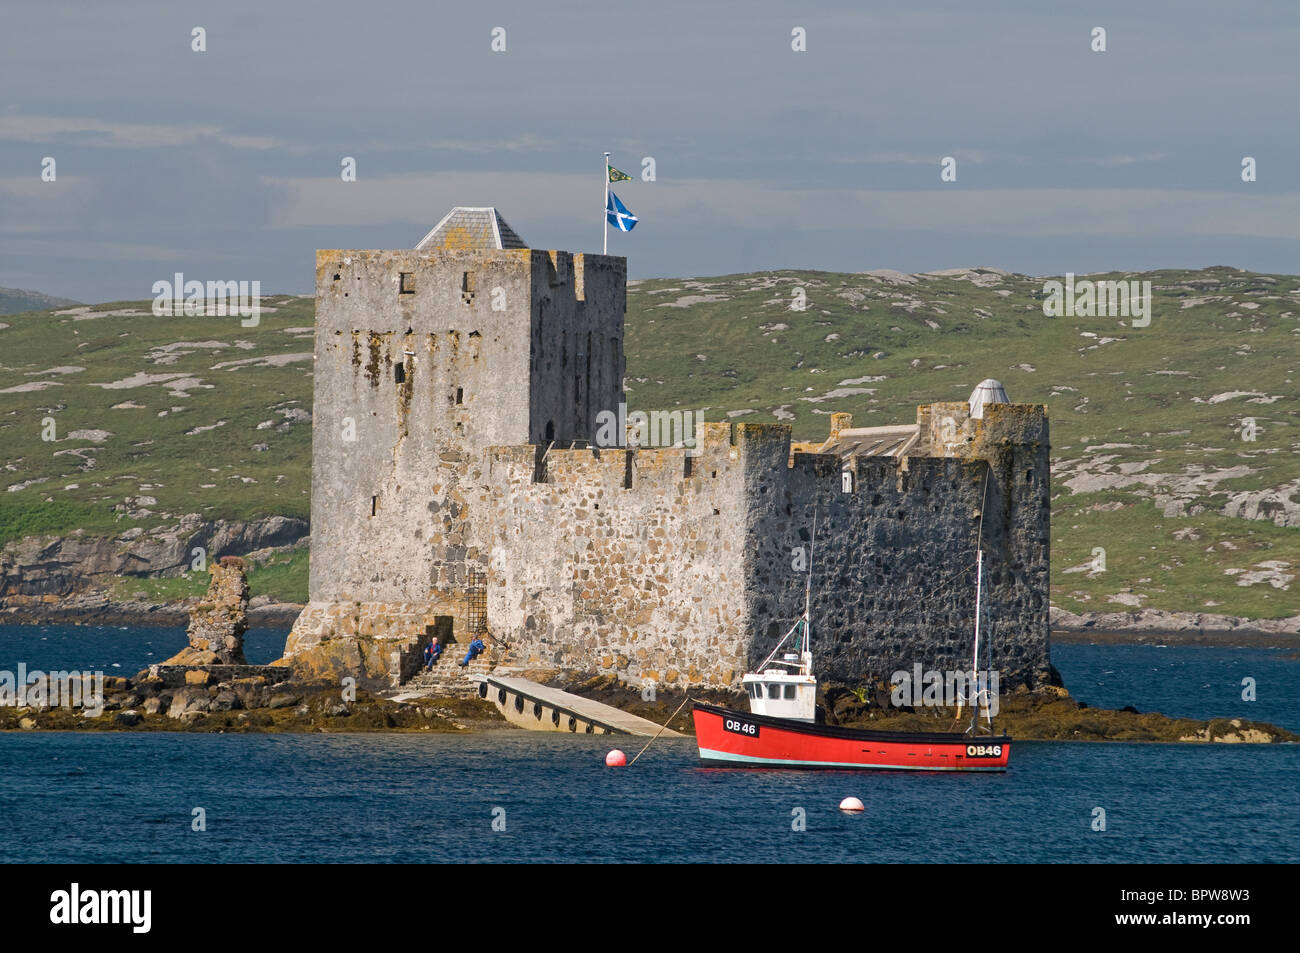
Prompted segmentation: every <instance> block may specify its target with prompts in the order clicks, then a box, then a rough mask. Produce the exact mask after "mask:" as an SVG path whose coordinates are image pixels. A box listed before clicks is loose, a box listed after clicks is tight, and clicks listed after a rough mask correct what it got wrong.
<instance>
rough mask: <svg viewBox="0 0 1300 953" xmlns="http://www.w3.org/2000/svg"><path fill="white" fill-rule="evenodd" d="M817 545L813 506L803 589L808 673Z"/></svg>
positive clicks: (804, 648)
mask: <svg viewBox="0 0 1300 953" xmlns="http://www.w3.org/2000/svg"><path fill="white" fill-rule="evenodd" d="M816 546H817V509H816V507H814V508H813V525H812V538H811V539H809V540H808V579H807V581H806V583H805V584H804V590H803V651H804V654H805V655H807V656H808V657H807V658H806V659H800V661H801V662H804V663H806V664H807V666H808V672H807V674H809V675H811V674H812V573H813V551H814V550H815V548H816Z"/></svg>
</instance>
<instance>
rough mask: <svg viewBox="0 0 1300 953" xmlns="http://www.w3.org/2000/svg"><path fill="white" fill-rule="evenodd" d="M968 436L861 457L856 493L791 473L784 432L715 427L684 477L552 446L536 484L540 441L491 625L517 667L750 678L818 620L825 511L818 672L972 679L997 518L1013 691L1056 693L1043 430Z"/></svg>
mask: <svg viewBox="0 0 1300 953" xmlns="http://www.w3.org/2000/svg"><path fill="white" fill-rule="evenodd" d="M961 406H963V407H964V405H961ZM970 423H971V426H970V428H969V432H970V433H971V435H972V439H971V441H970V442H968V443H967V442H963V444H962V448H961V449H962V453H961V456H957V455H953V456H948V457H942V456H941V457H929V456H913V457H909V458H907V459H905V460H895V459H892V458H881V457H866V458H861V459H859V460H857V461H856V465H855V466H854V467H853V469H852V471H851V473H852V484H851V488H850V489H849V491H847V492H846V491H845V486H844V482H843V475H842V471H841V463H840V461H839V460H838V459H837V458H835V457H833V456H829V455H812V454H796V455H795V458H794V459H795V465H794V467H792V468H791V467H787V466H786V460H787V455H788V452H789V441H790V431H789V428H787V427H784V426H781V425H774V424H768V425H763V424H737V425H734V427H732V426H728V425H725V424H721V425H719V424H713V425H708V426H707V427H706V429H705V439H704V443H703V453H702V455H701V456H699V457H695V458H693V459H691V461H690V475H689V476H688V475H686V468H687V464H686V460H687V458H686V456H685V452H684V451H681V450H636V451H615V452H611V451H604V452H602V453H601V454H600V455H599V456H596V455H595V454H594V453H593V452H592V451H572V452H570V451H565V452H561V453H557V452H554V451H553V452H552V453H551V454H550V455H549V456H548V459H547V463H546V467H545V476H544V480H543V482H533V474H534V469H535V467H534V459H535V457H534V453H533V450H532V448H528V447H511V448H497V449H495V450H494V451H493V452H492V465H491V470H490V473H489V477H490V480H491V483H492V485H493V486H494V487H496V488H497V492H496V497H495V502H494V505H493V524H494V525H493V575H492V579H491V587H490V596H489V620H490V624H491V625H492V627H493V630H494V632H497V633H500V634H501V636H502V637H503V638H504V639H505V640H506V641H507V642H508V643H509V645H510V649H511V655H512V658H513V659H514V660H515V661H518V662H519V663H521V664H530V665H538V666H557V667H568V668H579V669H581V668H587V669H596V670H600V671H609V672H613V673H617V674H619V675H620V676H621V677H624V678H627V679H629V680H630V681H632V682H633V683H635V682H636V681H637V680H643V679H648V680H653V681H656V682H658V683H660V684H670V683H671V684H679V685H685V684H689V683H700V682H703V683H708V684H722V685H727V684H731V685H734V684H737V683H738V681H739V677H740V675H741V674H743V673H744V671H746V670H747V669H749V668H751V667H753V666H755V665H757V664H758V663H759V662H761V661H762V659H763V658H764V657H765V656H766V655H767V653H768V652H769V651H771V649H772V647H773V646H774V645H775V643H776V640H777V639H779V638H780V636H781V635H783V634H784V633H785V631H786V630H787V629H788V628H789V627H790V626H791V625H792V624H793V623H794V621H795V620H796V619H797V618H798V617H799V615H800V613H801V612H802V610H803V604H804V585H805V575H804V573H803V572H799V571H796V569H795V568H794V566H793V558H794V552H793V551H794V549H795V547H797V546H804V547H807V545H808V538H809V533H810V531H811V528H812V521H813V514H814V510H815V511H816V513H817V520H818V530H817V545H816V552H815V554H814V559H815V564H814V570H815V574H814V599H813V620H814V656H815V661H816V667H817V673H818V675H819V676H820V677H822V678H823V679H829V680H834V681H842V682H848V683H852V684H857V683H860V682H863V681H888V679H889V676H890V674H892V673H893V672H894V671H897V670H900V669H904V670H908V671H911V669H912V666H913V664H914V663H917V662H920V663H921V664H922V665H923V666H924V667H925V668H927V669H929V668H937V669H961V668H969V665H970V657H971V648H972V638H973V632H974V618H975V552H976V544H977V538H978V534H979V520H980V513H981V508H983V514H984V526H983V547H984V553H985V556H984V604H985V607H986V614H985V626H986V628H985V629H984V635H985V637H986V638H987V637H988V635H989V634H990V632H991V635H992V637H993V639H994V642H993V647H994V664H995V666H996V667H997V668H999V669H1000V670H1001V672H1002V677H1003V680H1004V681H1003V685H1004V686H1005V687H1014V686H1015V685H1017V684H1021V683H1027V684H1030V685H1035V684H1039V683H1043V682H1046V681H1047V680H1048V679H1049V671H1050V656H1049V647H1048V629H1047V606H1048V601H1047V569H1048V566H1047V551H1048V550H1047V533H1048V524H1047V518H1048V515H1047V514H1048V510H1047V478H1046V477H1047V439H1046V437H1047V432H1046V419H1045V417H1044V415H1043V411H1042V408H1041V407H1029V406H1026V405H1010V406H1004V407H1001V408H997V409H990V413H989V418H988V419H987V420H985V421H982V422H981V421H973V422H970ZM963 426H965V422H963ZM990 464H991V466H990ZM715 473H717V476H716V477H715V476H714V474H715ZM629 479H630V481H631V487H630V488H628V487H627V486H626V484H627V482H628V480H629ZM986 483H987V484H988V493H987V497H986V496H985V484H986ZM597 507H599V509H597Z"/></svg>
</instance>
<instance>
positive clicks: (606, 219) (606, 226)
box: [600, 152, 609, 255]
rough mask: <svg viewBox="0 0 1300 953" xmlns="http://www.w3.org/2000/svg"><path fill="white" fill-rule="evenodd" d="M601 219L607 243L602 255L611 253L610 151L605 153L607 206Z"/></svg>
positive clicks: (602, 211)
mask: <svg viewBox="0 0 1300 953" xmlns="http://www.w3.org/2000/svg"><path fill="white" fill-rule="evenodd" d="M600 220H601V222H603V223H604V236H605V244H604V246H603V248H602V250H601V254H602V255H608V254H609V153H608V152H606V153H605V207H604V208H603V209H601V210H600Z"/></svg>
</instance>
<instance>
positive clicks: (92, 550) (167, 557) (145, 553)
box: [0, 514, 308, 609]
mask: <svg viewBox="0 0 1300 953" xmlns="http://www.w3.org/2000/svg"><path fill="white" fill-rule="evenodd" d="M307 532H308V525H307V521H306V520H302V519H294V518H291V517H284V516H270V517H266V518H265V519H261V520H256V521H253V522H238V521H226V520H216V521H211V520H204V519H203V518H202V517H200V516H198V515H197V514H189V515H186V516H183V517H181V518H180V519H179V520H178V521H177V522H175V523H173V524H168V525H164V526H159V527H156V528H155V529H152V530H145V529H142V528H141V527H138V526H137V527H133V528H132V529H128V530H126V531H125V532H123V533H121V534H120V535H118V536H115V537H113V536H94V535H90V534H87V533H83V532H81V531H80V530H78V531H76V532H74V533H70V534H68V535H66V536H28V537H25V538H23V539H20V540H13V541H11V542H8V543H5V544H4V545H3V546H2V547H0V606H3V607H5V608H19V609H21V608H24V607H27V606H33V607H39V608H50V607H52V606H57V605H61V604H65V603H68V602H70V599H71V597H74V596H75V595H77V594H78V593H81V592H85V591H87V590H94V589H105V588H107V587H109V586H111V585H112V584H113V583H114V582H115V581H117V580H119V579H121V578H122V577H126V576H179V575H181V574H182V573H184V572H185V571H186V570H188V569H189V568H190V561H191V560H192V559H193V558H194V549H195V548H196V547H199V548H202V549H204V550H206V551H207V554H208V558H209V559H217V558H219V557H221V556H224V555H234V554H235V553H245V554H247V553H253V552H257V551H262V550H269V551H275V552H284V551H288V550H290V549H292V548H293V547H294V546H295V545H299V544H301V543H302V541H303V540H304V539H306V537H307Z"/></svg>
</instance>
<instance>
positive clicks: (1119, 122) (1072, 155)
mask: <svg viewBox="0 0 1300 953" xmlns="http://www.w3.org/2000/svg"><path fill="white" fill-rule="evenodd" d="M196 27H201V28H202V29H203V30H204V32H205V41H206V50H205V51H203V52H196V51H195V50H193V49H192V44H193V30H194V29H195V28H196ZM1098 27H1100V28H1103V29H1104V30H1105V45H1106V49H1105V51H1104V52H1100V51H1096V50H1094V49H1093V47H1094V45H1096V40H1095V39H1094V30H1095V28H1098ZM498 29H500V30H503V31H504V46H505V48H504V50H500V51H497V50H494V49H493V48H492V47H493V42H494V30H498ZM797 30H802V31H803V36H804V38H805V39H804V46H805V48H804V49H803V50H795V49H794V48H793V47H794V46H795V45H797V43H796V38H795V35H794V34H795V31H797ZM501 37H502V35H501V34H500V33H498V34H497V45H498V46H500V45H501ZM1297 51H1300V4H1293V3H1285V2H1280V0H1279V2H1276V3H1271V4H1266V3H1253V2H1249V0H1246V2H1234V3H1233V4H1223V3H1219V2H1216V3H1200V2H1158V0H1152V2H1145V0H1144V2H1142V3H1137V4H1135V3H1133V2H1132V0H1124V2H1117V3H1104V2H1102V3H1086V4H1085V3H1044V2H1042V0H1027V2H1019V0H1002V2H987V3H979V2H972V0H963V2H929V0H910V2H903V3H891V2H873V3H869V4H867V3H862V2H851V3H836V2H818V3H802V4H801V3H788V2H787V3H774V2H767V0H754V2H749V3H744V4H740V3H726V4H721V3H715V4H701V3H699V2H698V0H693V2H685V3H683V2H677V0H656V2H654V3H640V4H630V3H616V2H604V3H591V2H589V0H583V2H577V3H573V2H565V0H552V2H547V3H544V4H542V3H537V2H535V0H533V2H522V3H521V2H504V3H500V2H474V3H459V4H448V3H440V2H430V0H423V2H418V3H417V2H404V0H403V2H399V0H367V2H347V3H343V2H337V0H306V2H303V0H256V2H245V0H219V2H212V0H208V2H190V0H114V2H113V3H102V2H83V0H42V2H36V0H10V2H9V3H6V5H5V10H4V13H3V29H0V286H4V287H17V288H24V289H29V290H36V291H42V292H45V293H47V294H54V295H60V296H64V297H70V298H75V299H77V300H80V301H86V302H100V301H115V300H138V299H144V298H149V297H152V293H151V288H152V285H153V283H154V282H155V281H159V280H163V279H168V280H169V279H170V278H171V277H172V275H173V274H174V273H175V272H178V271H180V272H183V273H184V274H185V276H186V278H187V279H189V278H193V279H199V280H203V281H207V280H249V281H251V280H257V281H260V282H261V287H262V290H263V291H264V292H267V293H270V292H286V293H309V292H311V291H312V285H313V268H314V257H315V249H317V248H405V247H411V246H413V245H414V244H415V243H416V242H417V241H418V240H419V239H420V238H421V237H422V236H423V235H424V234H425V232H427V231H428V229H429V228H430V227H431V226H432V225H433V224H434V223H436V222H437V221H438V220H439V219H440V218H441V217H442V216H443V214H445V213H446V211H447V210H448V209H449V208H451V207H452V206H454V205H495V206H496V207H497V208H498V210H499V211H500V212H501V214H502V215H503V217H504V218H505V219H506V220H507V221H508V222H509V223H510V224H511V226H512V227H514V229H515V230H516V231H517V232H519V234H520V235H521V236H522V237H523V238H524V240H525V241H526V242H528V243H529V244H530V245H531V246H533V247H539V248H560V249H566V250H570V251H575V252H599V251H600V249H601V240H602V222H603V214H602V212H603V206H604V157H603V155H602V153H603V152H604V151H606V150H608V151H610V152H611V153H612V154H613V156H612V161H613V163H614V165H616V166H617V167H619V168H621V169H622V170H624V171H625V172H627V173H629V174H631V175H633V176H634V181H632V182H623V183H620V184H618V185H616V186H614V188H615V190H616V191H617V193H618V195H619V197H620V198H621V199H622V200H623V202H624V204H626V205H627V206H628V208H630V209H631V210H632V212H634V213H635V214H636V215H637V216H638V218H639V219H640V222H639V224H638V226H637V228H636V229H635V230H634V231H633V232H631V233H630V234H611V236H610V239H609V242H610V245H609V247H610V252H611V253H612V254H619V255H625V256H627V259H628V273H629V276H630V277H633V278H648V277H663V276H696V275H720V274H731V273H737V272H749V271H763V270H769V269H779V268H811V269H821V270H828V271H868V270H873V269H878V268H893V269H897V270H900V271H906V272H914V271H929V270H937V269H943V268H956V267H965V266H976V265H990V266H995V267H999V268H1005V269H1008V270H1011V271H1017V272H1022V273H1026V274H1032V275H1060V274H1063V273H1065V272H1067V271H1069V272H1074V273H1076V274H1083V273H1088V272H1095V271H1110V270H1118V271H1141V270H1149V269H1155V268H1167V267H1170V268H1172V267H1177V268H1200V267H1206V266H1209V265H1233V266H1236V267H1240V268H1247V269H1250V270H1254V271H1265V272H1285V273H1293V272H1295V271H1296V270H1297V269H1296V262H1297V261H1300V189H1297V186H1296V182H1297V177H1300V123H1297V122H1296V112H1295V110H1296V105H1297V94H1300V54H1298V52H1297ZM47 157H49V158H53V159H54V170H55V179H54V181H43V180H42V169H43V163H44V160H45V159H46V158H47ZM345 157H351V158H352V159H354V160H355V163H356V181H354V182H345V181H343V177H342V175H341V171H342V163H343V160H344V158H345ZM647 157H649V158H651V159H653V166H654V172H655V176H654V181H644V180H643V178H642V171H643V169H644V168H645V159H646V158H647ZM945 157H951V158H952V159H953V160H955V173H956V176H955V180H954V181H943V179H942V178H941V163H942V161H943V159H944V158H945ZM1245 157H1251V158H1253V159H1254V160H1255V167H1256V180H1255V181H1253V182H1244V181H1242V161H1243V158H1245Z"/></svg>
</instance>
